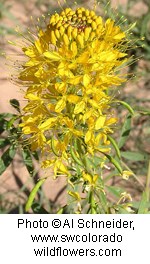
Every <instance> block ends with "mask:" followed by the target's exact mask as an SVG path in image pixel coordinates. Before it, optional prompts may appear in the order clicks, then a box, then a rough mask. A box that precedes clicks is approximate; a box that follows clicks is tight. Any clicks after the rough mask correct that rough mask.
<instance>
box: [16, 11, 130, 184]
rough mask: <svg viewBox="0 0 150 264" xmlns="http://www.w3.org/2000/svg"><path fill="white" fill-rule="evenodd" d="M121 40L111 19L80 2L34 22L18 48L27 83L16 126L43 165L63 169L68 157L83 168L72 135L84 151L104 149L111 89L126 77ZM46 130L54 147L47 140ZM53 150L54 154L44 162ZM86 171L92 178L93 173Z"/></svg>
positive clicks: (112, 120) (22, 75) (22, 77)
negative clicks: (32, 33) (33, 32)
mask: <svg viewBox="0 0 150 264" xmlns="http://www.w3.org/2000/svg"><path fill="white" fill-rule="evenodd" d="M124 39H125V42H123V41H124ZM124 43H127V36H126V34H125V32H123V31H121V29H120V27H119V26H115V23H114V21H112V20H111V19H108V20H107V21H106V23H105V22H103V19H102V17H101V16H98V15H96V14H95V12H94V11H93V10H88V9H85V8H82V7H81V8H77V9H75V10H72V9H71V8H66V9H64V10H63V11H62V12H61V13H60V14H57V13H56V14H54V15H52V16H51V18H50V21H49V24H48V25H47V27H46V28H45V29H42V30H41V28H40V26H39V29H38V33H37V37H36V38H35V40H34V41H33V44H32V43H31V42H30V43H29V45H27V44H25V47H23V48H22V51H23V52H24V55H25V56H26V58H27V59H26V60H25V62H24V63H23V62H22V63H21V64H22V65H21V67H20V74H19V76H18V81H19V83H22V84H24V85H25V86H28V87H27V90H26V92H25V98H26V99H27V101H28V102H27V104H26V106H25V107H24V109H23V117H22V125H21V127H22V130H23V133H24V134H25V135H29V134H31V137H30V144H31V146H32V148H33V149H35V150H36V148H38V149H40V152H41V156H42V160H45V163H44V164H45V165H44V166H53V167H54V170H55V175H56V174H57V172H58V173H61V171H64V173H63V174H65V175H68V174H67V173H66V170H67V165H68V164H71V160H72V159H73V164H76V163H77V164H78V166H79V167H81V168H82V169H84V164H82V162H81V161H80V155H79V153H78V151H77V148H76V147H75V146H73V145H72V138H77V139H78V140H79V141H81V142H82V143H83V145H84V150H85V151H86V155H87V156H88V155H89V156H90V155H93V156H94V155H95V153H96V154H97V153H98V152H97V151H98V150H97V149H98V148H99V147H100V151H101V152H102V153H104V152H106V153H108V152H109V151H110V148H109V147H108V145H109V143H110V142H109V140H108V138H107V135H108V134H110V133H113V131H112V129H111V126H112V125H113V124H115V123H116V122H117V119H116V118H115V116H113V114H112V111H111V102H113V103H114V100H112V99H114V98H112V95H113V94H114V93H113V92H112V95H111V89H112V90H113V87H114V86H116V85H120V84H121V83H123V82H124V81H125V79H126V78H125V77H122V76H121V75H119V73H118V68H119V67H121V66H122V65H123V64H124V63H125V60H126V56H127V55H126V48H127V44H124ZM124 45H125V47H124ZM52 135H54V139H55V140H56V142H54V143H55V144H54V151H52V148H51V144H50V143H48V142H49V140H50V139H51V137H52ZM55 150H56V151H55ZM71 151H72V153H70V152H71ZM53 152H56V153H57V154H58V156H59V155H60V157H57V158H56V159H55V160H53V162H52V163H50V162H49V160H50V157H51V156H52V155H54V153H53ZM47 154H49V155H47ZM46 155H47V157H46ZM106 155H107V156H108V154H106ZM106 155H105V156H106ZM46 159H47V160H48V162H46ZM102 163H103V162H102ZM100 166H101V167H103V165H102V164H100ZM120 171H121V170H120ZM125 174H126V173H125ZM88 177H90V178H89V181H90V182H91V184H95V182H96V176H95V175H94V176H93V177H92V178H91V176H88ZM94 177H95V178H94Z"/></svg>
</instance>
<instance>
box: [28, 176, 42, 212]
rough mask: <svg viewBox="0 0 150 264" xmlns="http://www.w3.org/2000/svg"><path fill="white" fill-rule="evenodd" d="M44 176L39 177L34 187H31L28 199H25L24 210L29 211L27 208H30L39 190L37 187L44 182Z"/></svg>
mask: <svg viewBox="0 0 150 264" xmlns="http://www.w3.org/2000/svg"><path fill="white" fill-rule="evenodd" d="M45 180H46V179H45V178H44V179H40V180H39V181H38V182H37V184H36V185H35V186H34V188H33V189H32V191H31V193H30V195H29V197H28V200H27V203H26V205H25V211H26V212H27V211H29V209H30V208H31V206H32V203H33V201H34V198H35V196H36V194H37V192H38V190H39V188H40V187H41V186H42V184H43V183H44V182H45Z"/></svg>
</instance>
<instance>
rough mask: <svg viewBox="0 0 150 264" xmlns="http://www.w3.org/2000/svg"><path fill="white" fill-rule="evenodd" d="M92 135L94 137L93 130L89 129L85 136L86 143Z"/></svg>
mask: <svg viewBox="0 0 150 264" xmlns="http://www.w3.org/2000/svg"><path fill="white" fill-rule="evenodd" d="M91 137H92V131H91V130H88V131H87V132H86V134H85V138H84V141H85V143H88V142H89V141H90V139H91Z"/></svg>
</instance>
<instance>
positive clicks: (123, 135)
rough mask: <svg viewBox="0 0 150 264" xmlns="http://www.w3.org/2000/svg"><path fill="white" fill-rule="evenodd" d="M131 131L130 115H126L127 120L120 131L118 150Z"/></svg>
mask: <svg viewBox="0 0 150 264" xmlns="http://www.w3.org/2000/svg"><path fill="white" fill-rule="evenodd" d="M130 131H131V115H127V118H126V120H125V122H124V125H123V127H122V131H121V137H120V140H119V142H118V146H119V148H122V147H123V146H124V144H125V142H126V140H127V138H128V136H129V134H130Z"/></svg>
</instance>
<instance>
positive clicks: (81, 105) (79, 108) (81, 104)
mask: <svg viewBox="0 0 150 264" xmlns="http://www.w3.org/2000/svg"><path fill="white" fill-rule="evenodd" d="M84 108H85V102H84V101H81V102H79V103H77V104H76V106H75V108H74V114H79V113H81V112H83V111H84Z"/></svg>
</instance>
